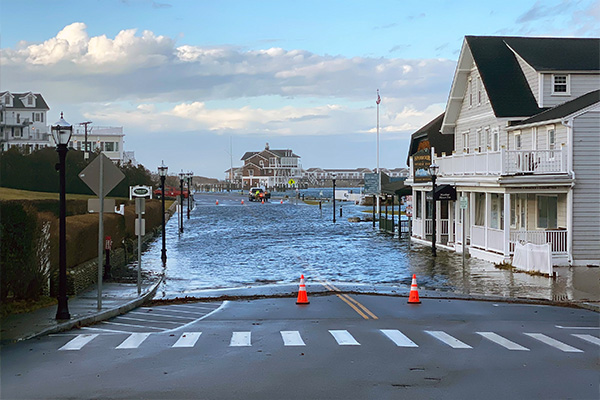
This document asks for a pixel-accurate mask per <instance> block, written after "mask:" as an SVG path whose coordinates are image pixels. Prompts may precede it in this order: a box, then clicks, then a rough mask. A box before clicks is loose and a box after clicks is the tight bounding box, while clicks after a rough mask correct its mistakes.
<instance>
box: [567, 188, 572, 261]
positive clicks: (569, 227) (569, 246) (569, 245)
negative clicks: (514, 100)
mask: <svg viewBox="0 0 600 400" xmlns="http://www.w3.org/2000/svg"><path fill="white" fill-rule="evenodd" d="M567 257H568V263H569V265H573V188H569V191H568V192H567Z"/></svg>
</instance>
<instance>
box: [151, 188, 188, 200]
mask: <svg viewBox="0 0 600 400" xmlns="http://www.w3.org/2000/svg"><path fill="white" fill-rule="evenodd" d="M161 195H162V190H160V188H158V189H156V190H155V191H154V197H157V198H160V196H161ZM188 195H189V193H188V190H187V189H185V188H184V189H183V197H184V198H186V199H187V197H188ZM179 196H181V190H179V188H176V187H171V186H165V197H179Z"/></svg>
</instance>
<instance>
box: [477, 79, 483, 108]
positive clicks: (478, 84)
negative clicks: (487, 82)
mask: <svg viewBox="0 0 600 400" xmlns="http://www.w3.org/2000/svg"><path fill="white" fill-rule="evenodd" d="M482 91H483V88H482V85H481V77H479V78H477V105H478V106H480V105H481V99H482V94H483V93H482Z"/></svg>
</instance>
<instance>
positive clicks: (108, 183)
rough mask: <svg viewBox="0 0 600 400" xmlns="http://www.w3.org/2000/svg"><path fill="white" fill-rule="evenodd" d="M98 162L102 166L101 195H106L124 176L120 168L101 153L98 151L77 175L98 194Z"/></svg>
mask: <svg viewBox="0 0 600 400" xmlns="http://www.w3.org/2000/svg"><path fill="white" fill-rule="evenodd" d="M100 163H102V168H103V174H102V176H103V185H104V188H103V189H104V190H103V191H104V193H103V195H104V196H106V195H107V194H108V193H109V192H110V191H111V190H113V189H114V188H115V186H117V185H118V184H119V182H121V181H122V180H123V178H125V175H123V173H122V172H121V170H120V169H119V168H117V166H116V165H115V164H114V163H113V162H112V161H110V159H109V158H108V157H106V156H105V155H104V154H103V153H100V154H99V155H98V156H97V157H96V158H94V160H93V161H92V162H91V163H89V164H88V166H87V167H85V168H84V169H83V171H81V172H80V173H79V177H80V178H81V180H82V181H83V182H85V184H86V185H88V186H89V187H90V189H92V190H93V191H94V193H96V194H97V195H98V196H100Z"/></svg>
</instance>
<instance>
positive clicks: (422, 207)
mask: <svg viewBox="0 0 600 400" xmlns="http://www.w3.org/2000/svg"><path fill="white" fill-rule="evenodd" d="M599 89H600V39H577V38H575V39H574V38H528V37H477V36H467V37H465V40H464V42H463V46H462V49H461V53H460V56H459V60H458V65H457V69H456V71H455V75H454V80H453V83H452V88H451V91H450V95H449V98H448V102H447V105H446V111H445V114H444V116H443V121H442V124H441V129H440V131H441V133H442V134H451V135H452V134H453V135H454V151H453V152H452V154H441V155H436V154H435V152H434V151H431V150H430V153H432V156H431V161H430V162H433V163H435V164H437V165H438V166H439V167H440V168H439V173H438V178H437V184H438V185H440V187H441V188H446V187H449V188H452V189H455V190H456V192H457V197H458V198H461V197H462V198H466V199H468V206H467V209H466V211H465V212H464V215H465V217H464V219H463V218H462V212H461V207H460V206H459V201H456V200H447V201H437V202H436V207H437V208H436V211H437V212H436V215H437V224H436V225H437V227H438V229H437V232H436V236H437V237H436V243H439V245H438V246H441V247H445V248H447V249H450V250H456V251H463V250H466V251H468V252H469V253H470V254H471V255H473V256H475V257H478V258H483V259H486V260H489V261H493V262H501V261H510V260H511V256H512V255H513V252H514V246H515V243H516V242H530V243H534V244H543V243H550V246H551V251H552V262H553V264H554V265H600V91H599ZM417 161H419V162H420V161H422V160H415V159H414V157H411V159H410V164H411V176H410V177H409V178H408V180H407V184H410V185H412V186H413V203H414V207H415V213H414V215H415V219H414V223H413V232H412V238H413V240H416V241H422V242H425V243H431V235H432V223H431V215H432V214H433V213H432V207H433V202H432V201H430V200H429V199H427V196H426V193H427V192H428V191H431V183H430V178H427V179H425V180H423V179H420V178H419V176H418V174H417V175H415V173H416V170H415V168H416V167H415V165H416V163H417ZM417 169H418V168H417ZM421 178H422V177H421ZM463 229H464V230H465V237H466V241H465V243H463V240H462V236H463V235H462V233H463Z"/></svg>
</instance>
